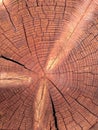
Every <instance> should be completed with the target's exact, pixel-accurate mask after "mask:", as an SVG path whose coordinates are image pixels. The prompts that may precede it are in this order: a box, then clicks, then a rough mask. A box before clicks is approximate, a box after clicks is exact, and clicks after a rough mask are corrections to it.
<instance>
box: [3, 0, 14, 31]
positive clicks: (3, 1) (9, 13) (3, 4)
mask: <svg viewBox="0 0 98 130" xmlns="http://www.w3.org/2000/svg"><path fill="white" fill-rule="evenodd" d="M2 4H3V6H4V7H5V9H6V12H7V14H8V16H9V19H10V22H11V24H12V26H13V27H14V29H15V31H16V27H15V25H14V23H13V20H12V18H11V15H10V13H9V11H8V9H7V7H6V5H5V3H4V0H2Z"/></svg>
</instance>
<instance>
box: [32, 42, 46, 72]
mask: <svg viewBox="0 0 98 130" xmlns="http://www.w3.org/2000/svg"><path fill="white" fill-rule="evenodd" d="M34 49H35V54H36V57H37V60H38V63H39V65H40V67H41V69H42V71H43V73H44V74H45V72H44V69H43V67H42V65H41V63H40V60H39V57H38V54H37V48H36V45H35V43H34Z"/></svg>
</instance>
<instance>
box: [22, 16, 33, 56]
mask: <svg viewBox="0 0 98 130" xmlns="http://www.w3.org/2000/svg"><path fill="white" fill-rule="evenodd" d="M22 25H23V31H24V35H25V40H26V43H27V47H28V49H29V52H30V54H31V55H32V52H31V49H30V46H29V42H28V38H27V33H26V28H25V25H24V21H23V17H22Z"/></svg>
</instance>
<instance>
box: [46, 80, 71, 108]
mask: <svg viewBox="0 0 98 130" xmlns="http://www.w3.org/2000/svg"><path fill="white" fill-rule="evenodd" d="M47 79H48V80H49V81H50V83H51V84H52V85H53V86H54V87H55V88H56V90H57V91H58V92H59V93H60V94H61V96H62V97H63V98H64V100H65V101H66V103H67V104H68V106H69V107H71V105H70V103H69V102H68V101H67V99H66V98H65V97H64V95H63V94H62V92H61V91H60V90H59V89H58V87H56V85H55V84H54V83H53V82H52V81H51V80H50V79H49V78H47Z"/></svg>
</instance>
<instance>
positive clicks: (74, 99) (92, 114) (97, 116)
mask: <svg viewBox="0 0 98 130" xmlns="http://www.w3.org/2000/svg"><path fill="white" fill-rule="evenodd" d="M74 100H75V101H76V102H77V103H78V104H79V105H80V106H82V107H83V108H85V109H86V110H87V111H88V112H89V113H91V114H92V115H93V116H95V117H97V118H98V116H97V115H96V114H95V113H93V112H92V111H91V110H89V109H88V108H87V107H85V106H84V105H83V104H81V103H80V102H79V101H78V100H77V99H74Z"/></svg>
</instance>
